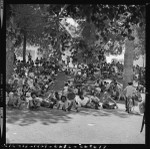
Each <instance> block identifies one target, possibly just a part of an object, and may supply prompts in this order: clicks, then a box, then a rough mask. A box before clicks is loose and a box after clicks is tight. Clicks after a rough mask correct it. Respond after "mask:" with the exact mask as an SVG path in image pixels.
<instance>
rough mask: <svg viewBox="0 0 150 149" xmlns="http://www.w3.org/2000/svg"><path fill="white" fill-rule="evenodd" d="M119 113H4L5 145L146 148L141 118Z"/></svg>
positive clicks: (89, 110) (84, 111) (122, 110)
mask: <svg viewBox="0 0 150 149" xmlns="http://www.w3.org/2000/svg"><path fill="white" fill-rule="evenodd" d="M137 113H138V107H136V108H135V114H128V113H126V112H125V110H124V105H123V104H119V109H118V110H94V109H80V112H79V113H76V112H73V111H71V112H63V111H58V110H56V109H53V110H50V109H46V110H45V109H44V110H42V111H37V112H35V111H34V112H31V111H28V110H26V111H14V110H13V111H7V125H6V127H7V130H8V131H7V132H6V138H7V141H8V143H34V144H35V143H40V144H41V143H46V144H53V143H58V144H60V143H68V144H69V143H73V144H74V143H75V144H79V143H81V144H145V127H144V129H143V132H142V133H140V129H141V123H142V115H139V114H137Z"/></svg>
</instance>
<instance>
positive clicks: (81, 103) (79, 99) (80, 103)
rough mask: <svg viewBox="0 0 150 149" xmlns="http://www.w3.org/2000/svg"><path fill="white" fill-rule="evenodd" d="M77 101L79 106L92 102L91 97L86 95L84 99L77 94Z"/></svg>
mask: <svg viewBox="0 0 150 149" xmlns="http://www.w3.org/2000/svg"><path fill="white" fill-rule="evenodd" d="M75 101H76V102H77V103H78V105H79V106H86V105H87V103H89V102H90V98H88V97H84V99H83V100H82V99H81V98H80V97H79V96H78V95H76V97H75Z"/></svg>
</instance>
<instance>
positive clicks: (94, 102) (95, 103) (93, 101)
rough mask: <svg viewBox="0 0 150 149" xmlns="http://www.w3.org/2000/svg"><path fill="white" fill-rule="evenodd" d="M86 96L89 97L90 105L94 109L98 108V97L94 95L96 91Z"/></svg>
mask: <svg viewBox="0 0 150 149" xmlns="http://www.w3.org/2000/svg"><path fill="white" fill-rule="evenodd" d="M87 97H89V98H90V100H91V101H90V102H91V105H92V107H93V108H94V109H99V107H100V99H99V98H98V97H97V96H96V92H94V93H93V94H92V95H87Z"/></svg>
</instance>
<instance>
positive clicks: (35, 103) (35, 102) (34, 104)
mask: <svg viewBox="0 0 150 149" xmlns="http://www.w3.org/2000/svg"><path fill="white" fill-rule="evenodd" d="M31 98H32V99H31V100H29V109H31V110H33V109H39V108H40V106H41V102H40V100H39V99H38V98H37V97H36V93H35V92H32V93H31Z"/></svg>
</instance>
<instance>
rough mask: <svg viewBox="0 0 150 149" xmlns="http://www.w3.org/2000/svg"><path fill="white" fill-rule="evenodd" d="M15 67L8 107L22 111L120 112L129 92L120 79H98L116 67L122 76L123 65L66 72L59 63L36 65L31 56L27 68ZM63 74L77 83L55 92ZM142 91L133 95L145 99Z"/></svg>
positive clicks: (79, 67) (8, 88)
mask: <svg viewBox="0 0 150 149" xmlns="http://www.w3.org/2000/svg"><path fill="white" fill-rule="evenodd" d="M15 66H16V67H15V73H14V74H13V75H12V77H11V78H10V79H9V81H8V83H7V86H6V104H7V106H8V107H14V108H20V109H21V108H23V107H27V108H29V109H31V110H33V109H40V107H46V108H50V109H53V108H54V107H55V108H56V109H61V110H64V111H70V110H71V109H75V110H76V111H79V108H80V107H85V108H94V109H101V108H106V109H115V108H118V105H117V100H120V99H121V98H124V99H126V93H125V92H126V91H125V92H124V91H123V90H122V87H121V86H120V85H119V83H118V82H117V81H116V79H113V81H112V82H111V83H108V82H107V81H105V80H104V79H102V78H103V77H102V76H100V75H98V76H99V77H96V76H95V75H94V74H95V73H96V72H97V71H101V73H102V75H103V73H104V72H105V71H106V70H109V69H110V68H113V66H117V67H118V68H119V72H120V71H122V69H123V68H122V65H121V64H119V63H117V64H115V63H114V62H112V64H107V63H104V64H103V65H101V66H100V65H99V64H89V65H86V64H78V65H75V68H68V67H65V69H63V68H62V67H60V65H59V64H58V62H57V61H56V60H51V61H46V60H45V59H43V58H41V59H40V60H39V59H38V58H37V59H36V61H35V63H34V62H33V60H32V58H31V56H30V55H29V57H28V61H27V63H26V64H25V65H24V63H23V62H22V61H16V63H15ZM110 70H112V69H110ZM60 71H64V72H65V73H66V75H73V76H74V77H73V78H74V79H73V80H72V79H70V80H68V81H67V82H64V87H63V88H62V89H61V90H59V91H54V90H53V89H52V87H53V85H54V83H55V81H56V77H57V74H58V73H59V72H60ZM112 71H113V70H112ZM111 73H112V72H111ZM111 73H110V74H111ZM93 78H94V79H93ZM88 80H94V83H93V84H91V85H90V84H88V83H87V81H88ZM140 91H141V88H140V85H138V87H137V89H136V90H134V91H133V92H134V97H138V98H141V96H140V94H138V93H139V92H140ZM127 92H128V91H127ZM134 99H135V98H134Z"/></svg>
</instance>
